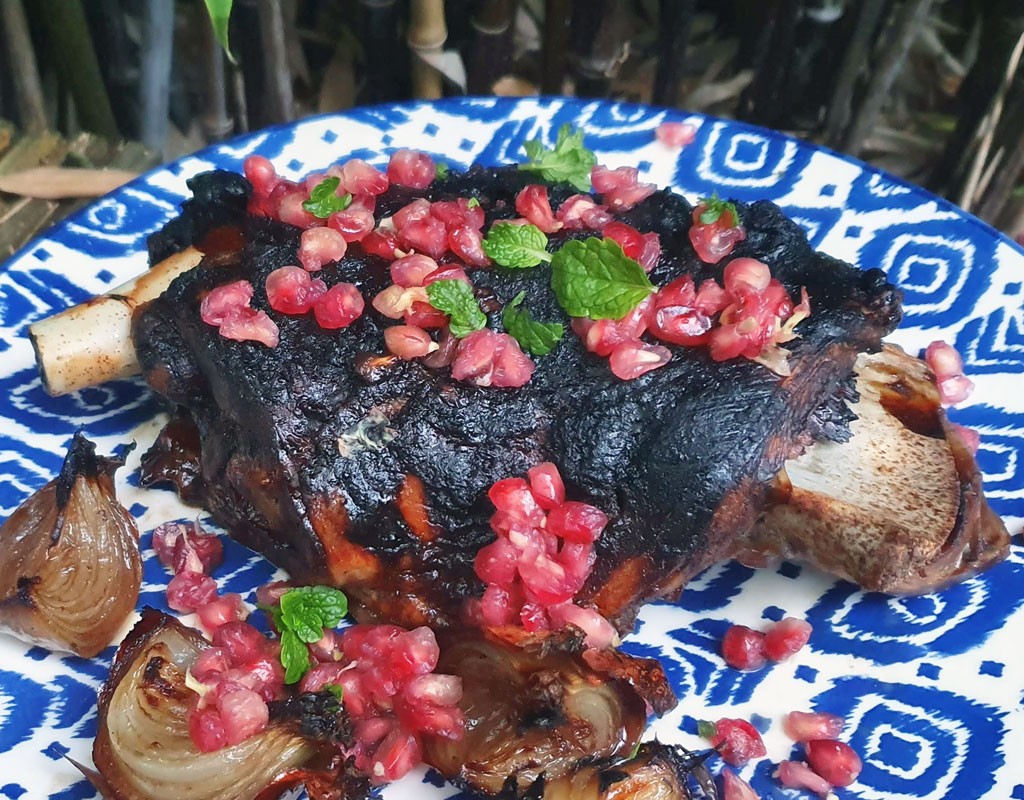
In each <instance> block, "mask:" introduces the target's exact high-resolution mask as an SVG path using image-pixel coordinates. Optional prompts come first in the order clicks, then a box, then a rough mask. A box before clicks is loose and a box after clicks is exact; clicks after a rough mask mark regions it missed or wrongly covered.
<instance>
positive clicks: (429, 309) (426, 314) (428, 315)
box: [402, 293, 448, 330]
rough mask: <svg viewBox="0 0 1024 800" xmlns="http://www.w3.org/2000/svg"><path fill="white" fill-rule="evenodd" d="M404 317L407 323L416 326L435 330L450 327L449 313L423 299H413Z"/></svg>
mask: <svg viewBox="0 0 1024 800" xmlns="http://www.w3.org/2000/svg"><path fill="white" fill-rule="evenodd" d="M424 296H425V293H424ZM402 318H403V319H404V320H405V322H406V324H408V325H412V326H413V327H416V328H425V329H428V330H434V329H441V328H446V327H448V315H447V314H445V313H444V312H442V311H438V310H437V309H436V308H434V307H433V306H432V305H430V303H427V302H424V301H421V300H415V301H413V303H412V304H411V305H410V306H409V308H408V309H407V310H406V311H405V312H404V313H403V314H402Z"/></svg>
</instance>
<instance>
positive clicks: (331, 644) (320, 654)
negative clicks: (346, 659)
mask: <svg viewBox="0 0 1024 800" xmlns="http://www.w3.org/2000/svg"><path fill="white" fill-rule="evenodd" d="M309 653H310V655H311V656H313V658H315V659H316V660H317V661H324V662H328V663H333V662H335V661H337V660H339V659H340V658H341V634H340V633H339V632H338V631H334V630H324V635H323V636H321V637H320V638H319V639H318V640H317V641H315V642H313V643H312V644H310V645H309Z"/></svg>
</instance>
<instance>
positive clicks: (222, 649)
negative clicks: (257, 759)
mask: <svg viewBox="0 0 1024 800" xmlns="http://www.w3.org/2000/svg"><path fill="white" fill-rule="evenodd" d="M189 672H190V675H191V679H192V682H191V684H190V685H191V686H192V688H194V689H195V690H196V692H197V693H198V694H199V702H198V704H197V705H196V707H195V708H194V709H192V710H191V711H190V714H189V733H190V734H191V736H192V742H193V744H195V746H196V748H197V749H198V750H199V751H200V752H203V753H209V752H211V751H213V750H219V749H220V748H222V747H225V746H230V745H234V744H238V743H239V742H241V741H244V740H245V739H248V738H249V737H250V736H252V735H254V734H256V733H259V732H260V731H261V730H263V729H264V728H265V727H266V725H267V721H268V719H269V713H268V710H267V703H268V702H269V701H270V700H275V699H277V698H279V697H281V695H282V694H283V692H284V670H283V669H282V668H281V663H280V661H279V659H278V654H277V650H276V644H275V643H274V642H270V641H268V640H267V639H266V637H264V635H263V634H262V633H261V632H260V631H258V630H257V629H256V628H254V627H253V626H252V625H250V624H249V623H247V622H242V621H239V620H235V621H231V622H226V623H224V624H223V625H221V626H220V627H218V628H217V630H215V631H214V633H213V647H210V648H207V649H206V650H203V651H202V652H201V653H200V654H199V657H198V658H197V659H196V663H195V664H193V665H192V668H191V670H190V671H189Z"/></svg>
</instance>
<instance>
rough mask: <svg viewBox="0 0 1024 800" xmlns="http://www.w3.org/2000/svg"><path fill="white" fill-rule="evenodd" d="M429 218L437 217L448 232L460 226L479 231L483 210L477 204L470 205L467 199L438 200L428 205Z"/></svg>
mask: <svg viewBox="0 0 1024 800" xmlns="http://www.w3.org/2000/svg"><path fill="white" fill-rule="evenodd" d="M430 214H431V216H434V217H437V218H438V219H439V220H441V222H443V223H444V225H445V227H446V228H448V230H449V231H451V230H454V229H455V228H459V227H462V226H468V227H470V228H472V229H473V230H477V231H478V230H480V229H481V228H483V226H484V221H485V216H484V210H483V208H482V207H481V206H480V204H479V203H477V204H475V205H470V201H469V199H468V198H465V197H460V198H458V199H457V200H438V201H437V202H435V203H431V204H430Z"/></svg>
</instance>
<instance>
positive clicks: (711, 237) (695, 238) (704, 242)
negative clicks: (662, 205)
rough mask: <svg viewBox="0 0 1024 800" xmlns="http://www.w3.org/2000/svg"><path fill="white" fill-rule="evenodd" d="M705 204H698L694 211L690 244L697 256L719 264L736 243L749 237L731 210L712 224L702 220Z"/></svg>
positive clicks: (709, 262)
mask: <svg viewBox="0 0 1024 800" xmlns="http://www.w3.org/2000/svg"><path fill="white" fill-rule="evenodd" d="M703 209H704V206H697V208H695V209H694V211H693V220H694V222H693V225H691V226H690V232H689V238H690V244H692V245H693V249H694V250H695V251H696V253H697V257H698V258H699V259H700V260H701V261H703V262H705V263H706V264H717V263H718V262H719V261H721V260H722V259H723V258H725V257H726V256H727V255H729V254H730V253H731V252H732V251H733V250H734V249H735V248H736V245H737V244H739V243H740V242H742V241H743V240H744V239H746V238H747V234H746V231H744V230H743V228H742V226H740V225H737V224H736V221H735V218H734V217H733V216H732V214H730V213H729V212H724V213H723V214H722V216H721V217H719V218H718V220H716V221H715V222H712V223H710V224H703V223H701V222H700V215H701V213H702V212H703Z"/></svg>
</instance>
